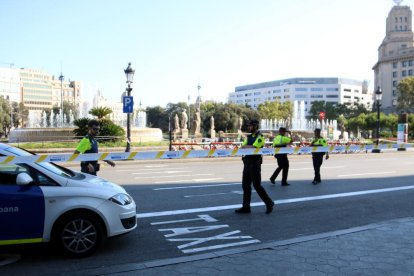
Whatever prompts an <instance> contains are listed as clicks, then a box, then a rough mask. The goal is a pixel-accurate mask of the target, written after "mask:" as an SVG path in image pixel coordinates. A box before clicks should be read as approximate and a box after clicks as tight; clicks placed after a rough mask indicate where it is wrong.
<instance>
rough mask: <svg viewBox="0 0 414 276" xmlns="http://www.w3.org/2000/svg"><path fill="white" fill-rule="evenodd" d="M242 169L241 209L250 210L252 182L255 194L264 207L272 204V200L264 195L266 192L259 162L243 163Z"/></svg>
mask: <svg viewBox="0 0 414 276" xmlns="http://www.w3.org/2000/svg"><path fill="white" fill-rule="evenodd" d="M243 163H244V168H243V179H242V188H243V208H246V209H250V201H251V197H252V186H251V184H252V182H253V187H254V189H255V190H256V192H257V194H258V195H259V196H260V198H261V199H262V200H263V202H264V203H265V204H266V205H270V204H272V199H271V198H270V197H269V195H268V194H267V193H266V190H265V189H264V188H263V186H262V184H261V182H262V176H261V167H262V164H261V162H257V161H256V162H255V161H244V162H243Z"/></svg>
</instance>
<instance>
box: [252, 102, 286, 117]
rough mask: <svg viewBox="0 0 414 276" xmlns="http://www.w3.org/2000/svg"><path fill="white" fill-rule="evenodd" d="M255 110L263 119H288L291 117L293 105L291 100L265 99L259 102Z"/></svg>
mask: <svg viewBox="0 0 414 276" xmlns="http://www.w3.org/2000/svg"><path fill="white" fill-rule="evenodd" d="M257 111H258V112H259V114H260V117H261V118H263V119H274V120H288V119H289V118H292V115H293V105H292V103H291V102H284V103H280V102H279V101H273V102H270V101H266V102H264V103H262V104H259V106H258V107H257Z"/></svg>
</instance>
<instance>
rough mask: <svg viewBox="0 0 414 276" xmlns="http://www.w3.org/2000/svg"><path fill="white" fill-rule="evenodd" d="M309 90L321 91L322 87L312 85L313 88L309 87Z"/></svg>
mask: <svg viewBox="0 0 414 276" xmlns="http://www.w3.org/2000/svg"><path fill="white" fill-rule="evenodd" d="M311 91H313V92H314V91H323V88H321V87H313V88H311Z"/></svg>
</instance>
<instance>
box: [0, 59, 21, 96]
mask: <svg viewBox="0 0 414 276" xmlns="http://www.w3.org/2000/svg"><path fill="white" fill-rule="evenodd" d="M0 96H3V97H4V98H5V99H7V100H10V101H12V102H17V103H20V101H21V95H20V71H19V69H15V68H1V67H0Z"/></svg>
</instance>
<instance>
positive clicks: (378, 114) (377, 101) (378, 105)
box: [372, 86, 382, 153]
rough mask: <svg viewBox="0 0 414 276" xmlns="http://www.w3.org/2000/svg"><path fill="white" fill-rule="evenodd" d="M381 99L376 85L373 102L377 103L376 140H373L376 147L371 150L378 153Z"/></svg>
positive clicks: (380, 91)
mask: <svg viewBox="0 0 414 276" xmlns="http://www.w3.org/2000/svg"><path fill="white" fill-rule="evenodd" d="M381 99H382V90H381V88H380V87H379V86H378V88H377V90H376V91H375V102H376V105H377V137H376V138H377V140H376V141H375V144H376V145H377V148H376V149H373V150H372V152H374V153H380V152H381V150H380V149H379V148H378V146H379V136H380V107H381Z"/></svg>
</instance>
